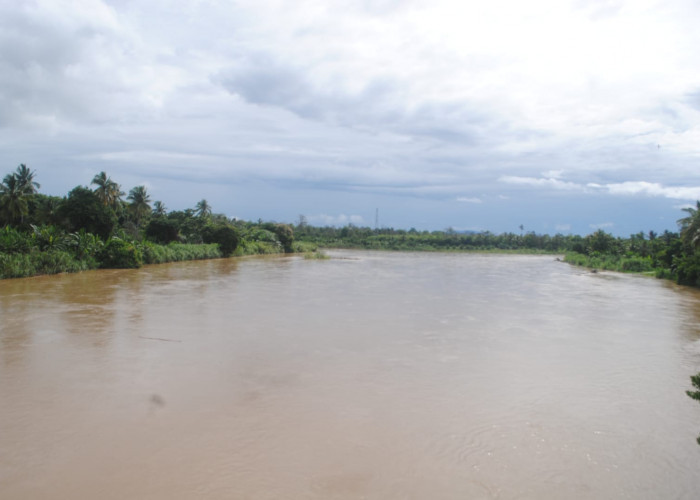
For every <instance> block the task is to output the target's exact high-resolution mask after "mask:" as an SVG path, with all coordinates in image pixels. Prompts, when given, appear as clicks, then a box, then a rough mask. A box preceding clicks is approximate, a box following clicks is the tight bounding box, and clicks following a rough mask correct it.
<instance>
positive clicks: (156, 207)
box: [153, 201, 167, 216]
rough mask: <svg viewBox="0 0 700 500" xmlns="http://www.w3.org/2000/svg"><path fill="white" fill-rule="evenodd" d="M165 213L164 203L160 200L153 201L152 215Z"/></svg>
mask: <svg viewBox="0 0 700 500" xmlns="http://www.w3.org/2000/svg"><path fill="white" fill-rule="evenodd" d="M166 213H167V209H166V208H165V204H164V203H163V202H162V201H154V202H153V215H158V216H163V215H165V214H166Z"/></svg>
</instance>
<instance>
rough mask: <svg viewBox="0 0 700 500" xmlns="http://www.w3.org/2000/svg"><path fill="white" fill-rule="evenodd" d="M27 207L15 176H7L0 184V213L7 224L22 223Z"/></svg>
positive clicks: (25, 195)
mask: <svg viewBox="0 0 700 500" xmlns="http://www.w3.org/2000/svg"><path fill="white" fill-rule="evenodd" d="M28 211H29V206H28V204H27V193H26V192H25V190H24V189H23V186H22V184H21V183H20V181H19V178H18V177H17V174H7V175H6V176H5V178H4V179H3V180H2V184H0V212H2V215H3V216H4V218H5V219H6V220H7V221H8V222H16V221H17V220H18V219H19V222H20V224H21V223H22V222H24V216H25V215H27V212H28Z"/></svg>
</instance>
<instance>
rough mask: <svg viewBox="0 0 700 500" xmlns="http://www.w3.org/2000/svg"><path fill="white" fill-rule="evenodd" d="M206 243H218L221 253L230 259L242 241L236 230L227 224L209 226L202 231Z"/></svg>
mask: <svg viewBox="0 0 700 500" xmlns="http://www.w3.org/2000/svg"><path fill="white" fill-rule="evenodd" d="M202 239H203V240H204V243H217V244H218V245H219V250H221V253H222V254H223V255H224V256H225V257H228V256H229V255H231V254H232V253H233V252H234V251H235V250H236V248H237V247H238V243H239V241H240V237H239V236H238V231H237V230H236V228H234V227H233V226H230V225H226V224H217V225H213V224H209V225H207V226H205V227H204V229H203V230H202Z"/></svg>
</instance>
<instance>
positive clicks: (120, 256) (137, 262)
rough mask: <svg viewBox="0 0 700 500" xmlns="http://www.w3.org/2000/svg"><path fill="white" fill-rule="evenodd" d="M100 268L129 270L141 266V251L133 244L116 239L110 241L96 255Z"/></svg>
mask: <svg viewBox="0 0 700 500" xmlns="http://www.w3.org/2000/svg"><path fill="white" fill-rule="evenodd" d="M97 260H98V262H99V264H100V267H102V268H107V269H131V268H138V267H141V266H142V265H143V255H142V254H141V250H139V248H137V247H136V245H134V244H133V243H128V242H126V241H124V240H120V239H118V238H112V239H110V240H109V241H108V242H107V244H106V245H105V246H104V247H103V248H102V249H101V250H100V251H99V252H98V253H97Z"/></svg>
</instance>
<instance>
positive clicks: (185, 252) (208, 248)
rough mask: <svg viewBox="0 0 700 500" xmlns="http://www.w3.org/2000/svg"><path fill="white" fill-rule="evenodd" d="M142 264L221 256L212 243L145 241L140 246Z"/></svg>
mask: <svg viewBox="0 0 700 500" xmlns="http://www.w3.org/2000/svg"><path fill="white" fill-rule="evenodd" d="M141 250H142V252H143V262H144V264H163V263H165V262H179V261H183V260H199V259H216V258H218V257H221V251H220V250H219V246H218V245H217V244H215V243H212V244H208V245H207V244H189V243H171V244H169V245H156V244H155V243H151V242H147V243H145V244H144V245H142V246H141Z"/></svg>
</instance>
